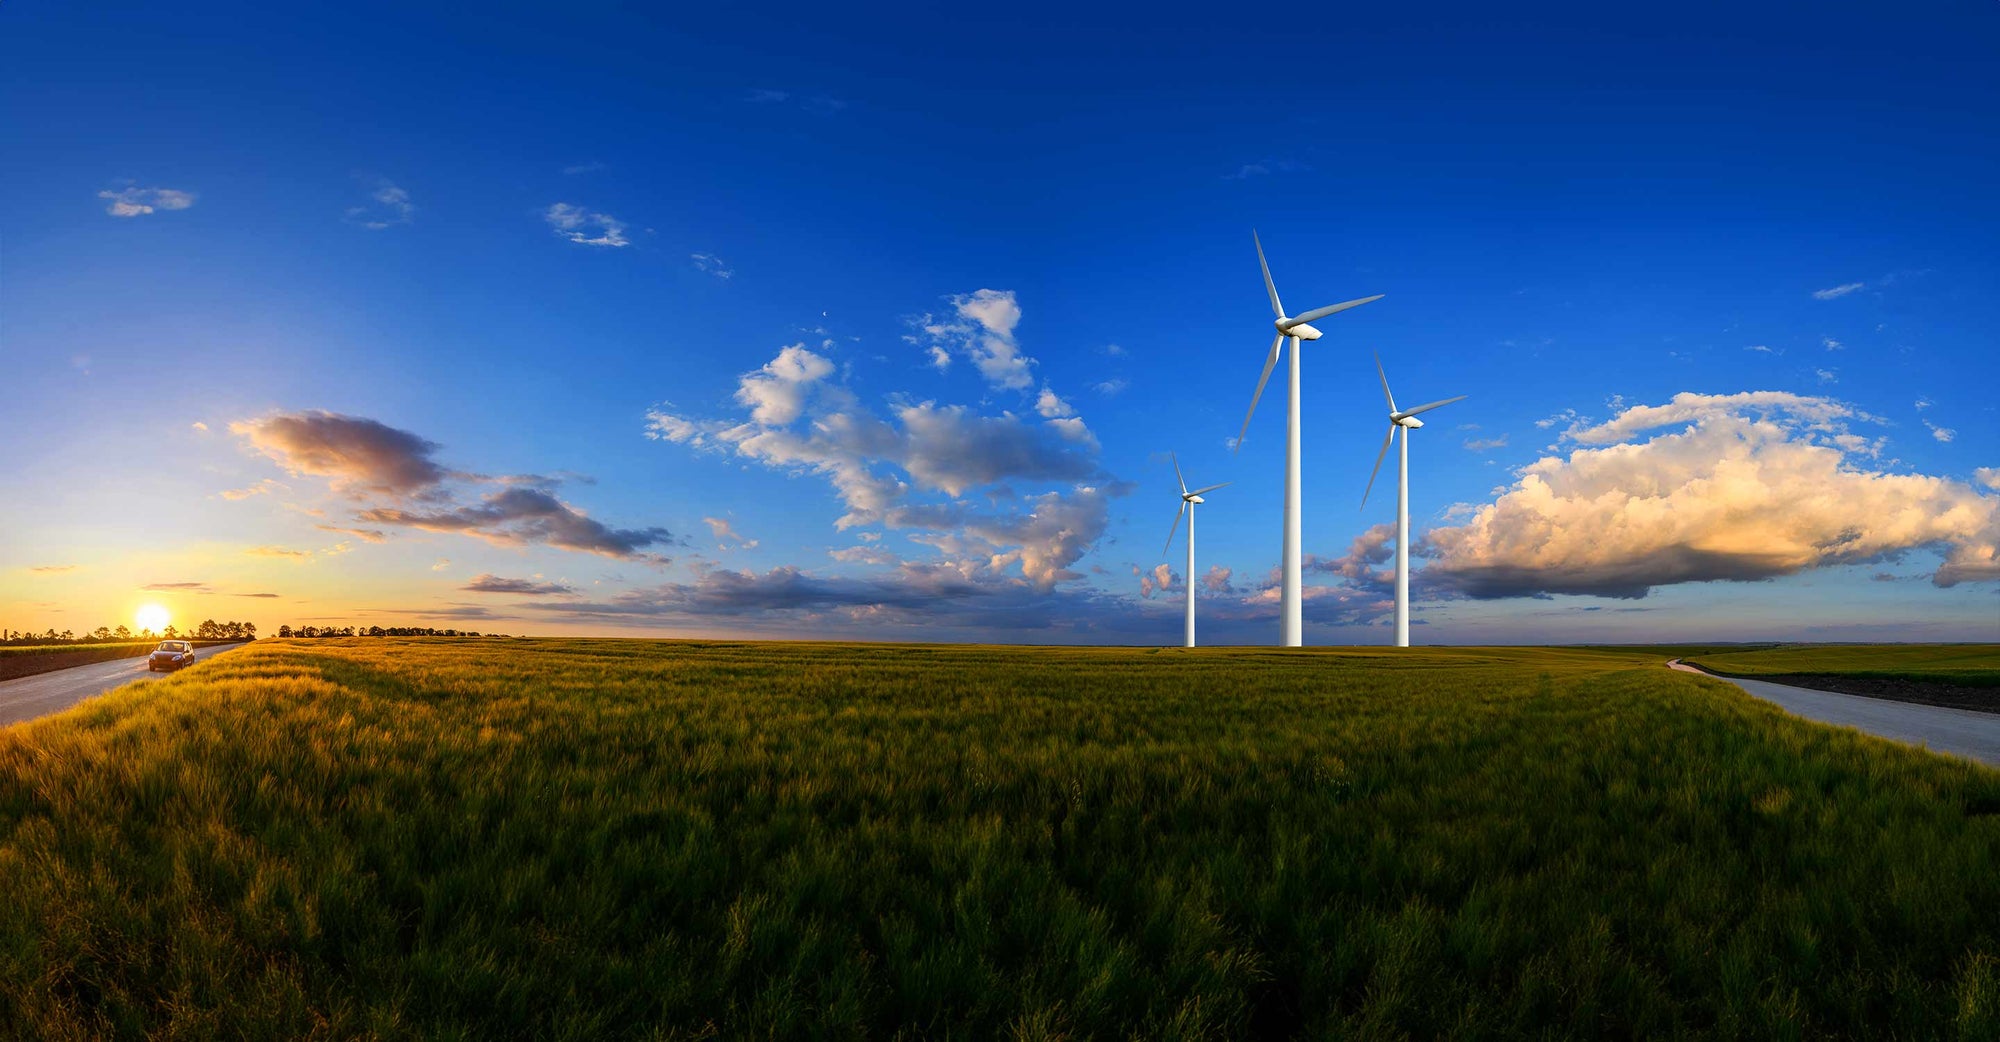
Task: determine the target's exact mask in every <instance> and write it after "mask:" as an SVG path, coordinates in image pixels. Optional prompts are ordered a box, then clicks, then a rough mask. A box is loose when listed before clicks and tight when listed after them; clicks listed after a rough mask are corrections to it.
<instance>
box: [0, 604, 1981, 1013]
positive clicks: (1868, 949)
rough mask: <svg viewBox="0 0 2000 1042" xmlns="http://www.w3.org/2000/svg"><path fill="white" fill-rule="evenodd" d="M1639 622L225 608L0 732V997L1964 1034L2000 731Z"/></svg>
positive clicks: (21, 1008)
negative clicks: (478, 635) (1871, 701)
mask: <svg viewBox="0 0 2000 1042" xmlns="http://www.w3.org/2000/svg"><path fill="white" fill-rule="evenodd" d="M1662 657H1663V656H1660V655H1657V654H1648V653H1645V652H1613V651H1581V650H1535V649H1498V650H1496V649H1437V650H1416V651H1412V652H1403V653H1399V652H1393V651H1390V650H1369V651H1333V650H1327V651H1312V652H1305V653H1298V652H1289V653H1287V652H1278V651H1271V650H1259V649H1202V650H1200V651H1197V652H1192V653H1190V652H1183V651H1181V650H1179V649H1172V650H1166V651H1157V650H1144V649H1052V648H1040V649H1031V648H968V647H938V646H879V645H878V646H852V645H849V646H841V645H809V644H751V643H664V642H641V641H558V640H537V641H527V640H449V639H393V638H387V639H368V640H348V641H324V640H322V641H314V642H311V643H310V644H301V643H297V642H287V641H260V642H258V643H257V644H255V645H252V646H251V647H248V648H245V649H243V650H241V651H238V652H235V653H232V654H230V655H229V656H227V657H224V658H221V659H217V660H215V661H211V662H208V663H205V664H203V665H201V666H199V667H197V668H195V669H193V670H190V671H189V672H187V673H185V674H182V675H178V676H175V677H172V678H168V679H164V680H160V681H156V682H153V683H149V684H144V685H138V686H135V687H130V688H125V689H121V690H120V691H119V692H116V693H114V694H112V695H110V696H108V697H105V698H101V699H98V700H94V701H92V702H88V703H85V704H84V705H83V706H80V707H78V708H77V709H75V710H73V711H71V712H69V713H67V714H64V715H62V716H59V717H55V718H51V719H48V720H44V721H41V722H38V723H35V724H31V725H27V726H23V727H17V728H13V729H7V730H0V892H4V893H5V894H7V895H8V900H6V901H0V1037H21V1038H41V1039H65V1038H98V1037H130V1038H138V1037H142V1036H144V1037H151V1038H162V1039H208V1038H249V1039H279V1038H283V1039H291V1038H395V1039H400V1038H412V1039H414V1038H426V1039H428V1038H441V1039H494V1038H537V1039H597V1038H699V1037H720V1038H751V1037H756V1038H767V1037H773V1038H882V1039H890V1038H912V1039H914V1038H938V1039H943V1038H959V1039H983V1038H1018V1039H1052V1038H1072V1039H1086V1038H1101V1039H1127V1038H1148V1039H1150V1038H1165V1039H1172V1038H1287V1037H1305V1038H1324V1037H1343V1036H1344V1037H1363V1038H1398V1037H1401V1038H1429V1037H1463V1038H1473V1037H1524V1036H1533V1037H1537V1038H1542V1037H1555V1038H1562V1037H1578V1038H1582V1037H1590V1038H1597V1037H1607V1036H1609V1037H1627V1038H1659V1037H1677V1036H1678V1037H1703V1036H1706V1037H1716V1038H1740V1037H1775V1038H1820V1037H1828V1036H1848V1037H1863V1036H1867V1037H1890V1036H1896V1037H1912V1038H1931V1037H1940V1038H1952V1037H1958V1038H1991V1037H1994V1036H1995V1034H1996V1033H2000V871H1996V868H2000V772H1994V771H1990V770H1986V769H1982V768H1979V767H1976V766H1973V765H1971V764H1968V763H1965V762H1961V761H1955V760H1948V759H1944V758H1940V757H1934V756H1931V755H1928V754H1925V753H1923V752H1920V751H1915V750H1910V749H1907V748H1904V747H1900V746H1894V745H1891V744H1889V743H1885V742H1880V741H1876V740H1872V739H1868V738H1866V737H1863V736H1859V735H1857V734H1854V733H1852V732H1842V731H1835V730H1833V729H1830V728H1823V727H1819V726H1816V725H1811V724H1807V723H1804V722H1801V721H1798V720H1795V719H1792V718H1789V717H1785V716H1783V715H1782V714H1780V713H1779V712H1777V711H1776V710H1775V709H1772V708H1770V707H1768V706H1766V705H1764V704H1761V703H1758V702H1756V701H1754V700H1752V699H1749V698H1747V697H1745V696H1743V695H1742V694H1741V693H1740V692H1738V691H1736V689H1734V688H1733V687H1731V686H1729V685H1727V684H1724V683H1722V682H1720V681H1715V680H1711V679H1706V678H1702V677H1699V676H1694V675H1690V674H1677V673H1673V672H1670V671H1668V670H1666V669H1664V668H1661V666H1660V660H1661V658H1662Z"/></svg>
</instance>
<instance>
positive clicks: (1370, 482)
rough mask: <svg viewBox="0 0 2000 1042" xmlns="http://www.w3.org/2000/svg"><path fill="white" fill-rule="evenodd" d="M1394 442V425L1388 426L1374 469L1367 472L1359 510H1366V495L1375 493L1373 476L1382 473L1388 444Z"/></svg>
mask: <svg viewBox="0 0 2000 1042" xmlns="http://www.w3.org/2000/svg"><path fill="white" fill-rule="evenodd" d="M1394 440H1396V425H1395V424H1393V423H1392V424H1390V425H1389V433H1388V434H1386V435H1384V436H1383V438H1382V451H1381V452H1378V453H1376V454H1375V469H1374V470H1371V471H1369V472H1368V487H1367V488H1366V489H1363V490H1362V492H1361V509H1363V510H1366V509H1368V493H1370V492H1373V491H1375V476H1376V475H1378V474H1380V473H1382V460H1383V458H1384V457H1386V456H1388V455H1389V443H1390V442H1392V441H1394Z"/></svg>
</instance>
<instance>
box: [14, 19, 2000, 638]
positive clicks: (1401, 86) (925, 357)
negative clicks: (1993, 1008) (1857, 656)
mask: <svg viewBox="0 0 2000 1042" xmlns="http://www.w3.org/2000/svg"><path fill="white" fill-rule="evenodd" d="M1996 43H2000V9H1996V8H1994V7H1993V6H1992V5H1991V4H1939V5H1929V6H1920V7H1917V8H1899V9H1896V10H1895V11H1894V17H1887V16H1886V12H1885V9H1882V8H1872V9H1868V8H1859V7H1854V8H1841V9H1828V8H1825V7H1823V6H1804V5H1800V6H1785V7H1780V6H1760V7H1754V8H1752V9H1749V10H1744V9H1741V8H1738V7H1721V6H1717V7H1713V8H1708V9H1689V10H1683V11H1677V12H1676V14H1675V16H1674V17H1672V18H1662V17H1659V16H1658V15H1657V14H1656V13H1653V12H1647V11H1642V10H1632V11H1629V12H1627V11H1617V10H1605V9H1600V8H1576V9H1570V10H1564V9H1558V8H1543V9H1540V10H1539V11H1526V12H1519V11H1509V12H1500V11H1497V10H1496V9H1493V8H1491V7H1490V6H1477V7H1474V6H1467V7H1462V8H1457V9H1451V8H1427V9H1423V10H1421V11H1397V10H1387V11H1385V10H1376V9H1372V8H1356V9H1351V10H1330V9H1326V8H1311V9H1303V8H1302V9H1296V10H1291V11H1274V12H1271V13H1269V14H1268V15H1266V16H1264V17H1262V18H1261V19H1250V18H1246V17H1240V16H1235V15H1222V14H1217V13H1213V12H1211V13H1209V14H1208V15H1206V16H1203V17H1196V16H1193V15H1189V16H1185V17H1179V16H1171V15H1168V14H1165V13H1163V12H1161V11H1159V10H1157V9H1152V8H1148V9H1127V10H1124V11H1107V12H1105V13H1103V14H1101V15H1100V14H1089V13H1081V12H1078V11H1076V10H1073V9H1071V8H1068V7H1052V8H1046V9H1040V10H1035V9H1029V8H1019V7H1016V8H1008V9H1005V10H1004V11H995V12H993V13H990V14H985V13H963V12H938V11H935V10H925V9H919V8H910V9H904V10H889V9H877V10H876V12H875V13H871V14H861V13H857V12H854V11H850V10H837V9H829V8H825V7H820V6H815V7H808V8H800V9H793V10H785V9H777V8H773V9H770V10H767V11H765V12H763V13H759V14H745V13H742V12H735V11H728V10H708V11H687V10H672V11H666V12H651V13H649V12H645V11H635V10H630V9H626V8H621V7H613V6H608V5H593V4H582V5H572V6H569V7H566V8H564V9H562V10H561V11H560V12H559V13H552V12H550V11H547V10H535V9H529V8H524V7H498V8H494V9H491V10H490V11H483V12H482V13H481V15H480V17H478V18H476V19H470V18H466V17H465V16H463V15H462V14H461V13H460V12H459V11H458V10H456V9H451V8H445V7H437V8H421V9H420V8H415V7H414V6H413V5H412V6H370V5H343V6H339V7H334V6H325V7H315V8H301V7H295V6H290V5H280V6H279V7H276V8H274V7H271V6H269V5H263V6H249V5H243V6H228V5H201V4H194V5H182V6H175V7H171V8H168V7H160V6H158V5H145V6H137V5H135V6H129V7H124V8H118V7H96V8H93V9H90V10H88V11H86V10H83V9H78V8H75V7H73V6H64V5H54V4H46V3H14V4H8V5H6V7H5V8H4V9H0V82H3V83H4V84H5V89H4V90H0V130H4V132H5V140H7V141H9V142H10V147H9V148H7V149H6V150H5V151H4V152H0V179H4V184H5V185H6V186H7V191H6V192H4V193H0V356H4V358H5V360H6V363H7V367H8V370H9V371H10V374H11V376H10V378H9V379H8V380H7V381H6V382H5V385H4V386H0V436H4V438H5V439H6V442H7V443H8V444H9V445H10V446H14V447H15V448H16V451H14V452H11V453H8V454H7V458H6V459H5V460H4V462H0V481H4V484H5V487H6V488H7V489H8V490H9V493H10V494H9V495H8V496H7V497H5V501H4V502H0V531H4V532H5V533H6V538H5V539H4V540H0V576H5V578H4V579H0V584H3V585H0V617H4V620H5V623H6V624H7V625H11V626H16V627H20V626H31V627H35V628H43V627H46V626H55V627H56V628H58V629H61V628H65V627H75V628H87V627H94V626H96V625H98V624H100V623H115V622H116V621H118V620H120V619H124V618H129V616H130V614H131V611H132V610H133V609H134V608H135V607H136V606H137V605H138V604H140V603H143V602H146V601H148V600H155V601H161V602H164V603H166V604H168V606H170V607H171V608H172V610H173V611H174V614H175V615H176V617H217V618H222V617H245V616H249V617H254V618H256V619H257V620H258V621H259V622H260V624H263V625H266V628H267V629H268V628H270V627H271V626H275V624H276V623H278V622H280V621H291V622H294V623H297V622H301V621H305V620H307V619H316V620H320V621H326V620H337V621H341V622H347V623H362V624H367V623H370V622H377V623H382V624H387V623H388V622H390V621H397V622H426V623H429V624H436V625H446V624H456V625H467V626H473V627H475V628H483V629H488V630H499V631H504V632H537V633H540V632H548V633H557V632H605V633H661V634H674V633H758V634H772V635H787V636H792V635H838V636H874V637H883V638H891V639H976V640H1002V641H1021V642H1040V641H1072V640H1084V641H1107V642H1137V643H1148V642H1156V641H1157V642H1163V643H1164V642H1171V641H1173V640H1175V639H1177V637H1178V633H1179V628H1178V627H1179V623H1178V601H1177V598H1176V597H1175V596H1173V593H1174V591H1176V590H1178V589H1181V588H1183V587H1182V586H1181V584H1182V583H1184V582H1185V581H1186V577H1185V576H1182V575H1181V574H1180V573H1181V572H1182V571H1183V570H1184V569H1183V568H1182V561H1183V558H1182V556H1181V551H1180V548H1179V547H1178V546H1177V547H1175V549H1174V551H1173V552H1172V553H1171V554H1169V555H1167V556H1166V557H1165V558H1163V557H1162V556H1161V543H1162V541H1163V540H1164V539H1165V537H1166V533H1167V528H1168V525H1169V524H1170V523H1171V521H1172V519H1173V509H1174V505H1175V496H1174V492H1173V478H1172V472H1171V470H1170V468H1169V467H1168V465H1167V462H1166V458H1165V455H1164V454H1165V453H1166V452H1167V451H1168V450H1173V451H1175V452H1177V453H1178V454H1179V456H1180V458H1181V460H1182V463H1183V465H1184V467H1185V468H1186V469H1187V470H1188V472H1189V476H1190V478H1191V479H1193V480H1197V481H1199V482H1201V483H1203V484H1207V483H1211V482H1214V481H1232V482H1234V484H1232V485H1231V486H1230V487H1229V488H1228V489H1225V490H1222V491H1221V492H1219V493H1217V494H1216V495H1215V496H1213V497H1212V499H1211V504H1210V505H1209V506H1208V507H1205V508H1204V509H1203V513H1202V517H1201V532H1200V539H1201V542H1200V546H1199V550H1200V561H1199V562H1198V571H1199V572H1200V573H1202V574H1201V575H1200V576H1198V577H1197V578H1198V579H1200V580H1201V585H1200V590H1201V596H1202V610H1203V622H1202V627H1203V636H1204V639H1205V640H1214V641H1227V642H1264V641H1268V640H1270V639H1273V637H1274V635H1275V633H1276V629H1277V621H1276V614H1275V604H1273V603H1272V602H1271V597H1272V596H1274V595H1273V594H1272V593H1271V591H1270V589H1269V582H1270V578H1269V573H1270V570H1271V569H1272V568H1273V566H1275V565H1276V564H1277V558H1278V535H1279V520H1280V518H1279V494H1280V488H1281V484H1280V482H1281V477H1282V470H1281V468H1282V446H1283V442H1282V435H1283V397H1282V390H1283V389H1282V385H1281V384H1279V383H1276V382H1274V385H1273V391H1272V392H1267V395H1266V397H1265V400H1264V402H1263V404H1262V405H1261V406H1260V408H1259V410H1258V414H1257V416H1256V419H1255V421H1254V423H1253V425H1252V427H1251V431H1250V435H1249V438H1248V439H1247V441H1246V444H1245V445H1244V446H1243V448H1242V451H1241V452H1240V453H1235V454H1232V452H1231V451H1230V447H1229V445H1228V439H1230V438H1231V437H1233V436H1234V434H1235V433H1236V430H1237V428H1238V426H1239V425H1240V424H1241V422H1242V417H1243V412H1244V409H1245V407H1246V406H1247V405H1248V402H1249V397H1250V391H1251V389H1252V387H1253V386H1254V383H1255V380H1256V376H1257V370H1258V368H1259V367H1260V365H1261V363H1262V356H1263V352H1264V350H1265V348H1266V346H1267V345H1268V343H1269V330H1270V326H1269V313H1268V307H1267V304H1266V302H1265V300H1264V294H1263V290H1262V287H1261V285H1260V282H1259V278H1258V275H1257V270H1256V259H1255V255H1254V254H1253V253H1252V251H1251V246H1250V230H1251V229H1252V228H1256V229H1258V230H1259V231H1260V232H1261V234H1262V236H1263V240H1264V243H1265V246H1266V248H1267V250H1268V252H1269V254H1270V259H1271V263H1272V267H1273V271H1274V274H1275V276H1276V278H1277V280H1278V286H1279V289H1280V291H1281V292H1282V293H1283V294H1284V295H1285V299H1286V302H1287V304H1288V305H1291V306H1292V308H1293V309H1294V310H1303V309H1305V308H1309V307H1313V306H1317V305H1320V304H1325V303H1331V302H1334V301H1337V300H1344V299H1348V298H1351V297H1358V296H1362V295H1366V294H1372V293H1383V294H1386V295H1387V296H1386V297H1385V299H1383V300H1382V301H1380V302H1378V303H1375V304H1371V305H1369V306H1367V307H1364V308H1360V309H1356V310H1354V311H1352V312H1349V313H1345V314H1342V315H1339V316H1336V317H1334V318H1331V319H1329V320H1327V321H1326V322H1325V323H1322V328H1324V329H1326V331H1327V333H1328V336H1327V337H1326V338H1325V339H1324V340H1321V341H1319V342H1317V343H1314V344H1310V345H1308V346H1307V348H1306V354H1305V356H1304V367H1305V386H1304V390H1303V397H1304V408H1305V422H1304V429H1305V495H1306V499H1305V510H1306V519H1305V526H1306V538H1305V548H1306V550H1307V552H1308V553H1310V554H1312V555H1314V560H1315V564H1316V567H1315V568H1314V570H1312V571H1311V572H1310V573H1309V575H1308V584H1309V586H1310V587H1312V589H1313V596H1312V599H1311V600H1310V601H1309V610H1308V636H1309V639H1311V640H1312V641H1314V642H1324V643H1381V642H1384V641H1386V640H1387V639H1388V636H1389V631H1388V628H1387V626H1386V625H1385V623H1386V621H1387V614H1386V611H1385V608H1384V605H1385V601H1384V597H1383V584H1382V572H1381V569H1382V567H1383V554H1384V552H1385V547H1386V545H1387V544H1385V543H1384V541H1383V536H1384V530H1382V529H1380V528H1377V527H1375V526H1378V525H1380V524H1381V523H1383V522H1386V521H1389V520H1391V519H1392V518H1393V513H1394V498H1393V485H1391V486H1389V492H1390V493H1391V494H1389V495H1384V493H1383V490H1382V489H1380V488H1378V489H1377V491H1376V493H1375V495H1374V496H1373V497H1372V498H1371V499H1370V501H1369V503H1368V505H1367V508H1366V510H1365V511H1364V510H1360V509H1357V507H1358V504H1359V500H1360V496H1361V491H1362V487H1363V485H1364V484H1365V483H1366V481H1367V477H1368V468H1369V466H1370V464H1371V463H1372V461H1373V458H1374V450H1375V448H1376V446H1377V445H1378V444H1379V441H1380V437H1381V433H1382V430H1383V427H1384V420H1383V416H1382V403H1381V398H1380V394H1379V389H1378V388H1377V386H1376V385H1375V382H1374V373H1373V363H1372V360H1371V354H1370V353H1371V352H1373V351H1379V352H1380V353H1381V355H1382V357H1383V360H1384V363H1385V365H1386V366H1387V368H1388V371H1389V375H1390V378H1391V380H1392V381H1393V383H1394V386H1395V389H1396V391H1397V395H1398V399H1399V401H1404V402H1405V403H1408V402H1415V401H1423V400H1429V399H1433V398H1442V397H1446V396H1449V395H1453V394H1468V395H1470V396H1471V397H1470V398H1469V399H1468V400H1467V401H1465V402H1462V403H1459V404H1456V405H1453V406H1450V407H1448V408H1447V409H1443V410H1439V411H1438V412H1437V413H1435V414H1432V415H1431V416H1429V417H1427V419H1430V420H1432V421H1433V422H1432V423H1431V424H1430V425H1429V426H1427V427H1426V428H1425V429H1424V430H1423V431H1421V432H1418V434H1417V435H1416V436H1415V439H1414V441H1413V443H1412V457H1413V460H1412V466H1413V487H1414V489H1415V499H1414V502H1413V508H1412V512H1413V517H1414V525H1415V527H1416V528H1417V530H1418V532H1419V533H1420V534H1423V535H1425V538H1424V541H1422V542H1421V543H1420V547H1419V549H1420V550H1421V551H1422V553H1421V554H1420V557H1419V561H1418V566H1419V571H1418V572H1417V578H1416V581H1415V585H1416V590H1417V593H1416V597H1417V599H1418V610H1417V619H1418V622H1419V626H1418V629H1417V633H1416V638H1417V639H1418V640H1419V641H1433V642H1454V643H1477V642H1486V641H1493V642H1502V641H1508V642H1512V641H1538V642H1539V641H1563V640H1644V639H1718V638H1720V639H1737V638H1752V639H1761V638H1824V639H1853V638H1889V639H1947V638H1949V639H2000V591H1996V586H2000V583H1996V581H1995V580H1996V579H2000V564H1996V562H1995V559H1994V548H1995V544H1996V542H2000V506H1996V502H2000V473H1996V471H1995V468H2000V424H1996V422H1995V411H1994V403H1993V401H1992V394H1991V389H1992V387H1993V386H1994V385H1995V382H1996V380H1995V377H1996V370H2000V365H1996V363H1995V361H1994V348H1995V340H1996V331H2000V304H1996V300H2000V295H1997V294H1996V290H2000V241H1996V240H1997V239H2000V231H1996V230H2000V212H1996V211H2000V203H1996V201H1995V197H1994V193H1993V191H1992V186H1993V185H1994V184H1996V183H2000V144H1997V143H1996V141H1995V138H1994V135H1993V134H1992V133H1991V128H1992V127H1993V126H1994V125H1995V123H1996V117H2000V71H1996V69H1995V65H1994V63H1993V62H1992V60H1991V55H1992V54H1993V53H1994V50H1995V45H1996ZM787 349H790V351H789V352H788V351H787ZM939 360H942V361H943V362H944V364H943V365H942V367H940V366H939V365H938V364H937V362H938V361H939ZM767 367H769V368H767ZM1281 377H1282V370H1281V372H1280V378H1281ZM1675 403H1678V404H1675ZM197 424H199V425H200V427H197V426H196V425H197ZM24 449H25V451H24ZM711 519H713V520H712V521H711ZM752 542H754V544H755V545H754V546H753V545H751V544H752ZM1162 563H1167V564H1168V565H1169V569H1168V571H1167V572H1166V573H1155V571H1154V569H1156V568H1157V567H1158V566H1159V565H1161V564H1162ZM1211 568H1221V569H1226V570H1227V572H1226V573H1213V574H1211V573H1210V569H1211ZM1141 573H1144V574H1143V575H1142V574H1141ZM1160 579H1164V581H1165V582H1166V584H1167V588H1166V591H1165V592H1164V593H1163V592H1162V591H1160V590H1158V589H1156V581H1158V580H1160ZM148 587H151V588H150V589H148ZM260 594H275V595H276V596H269V597H263V596H256V595H260ZM447 620H449V621H447Z"/></svg>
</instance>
